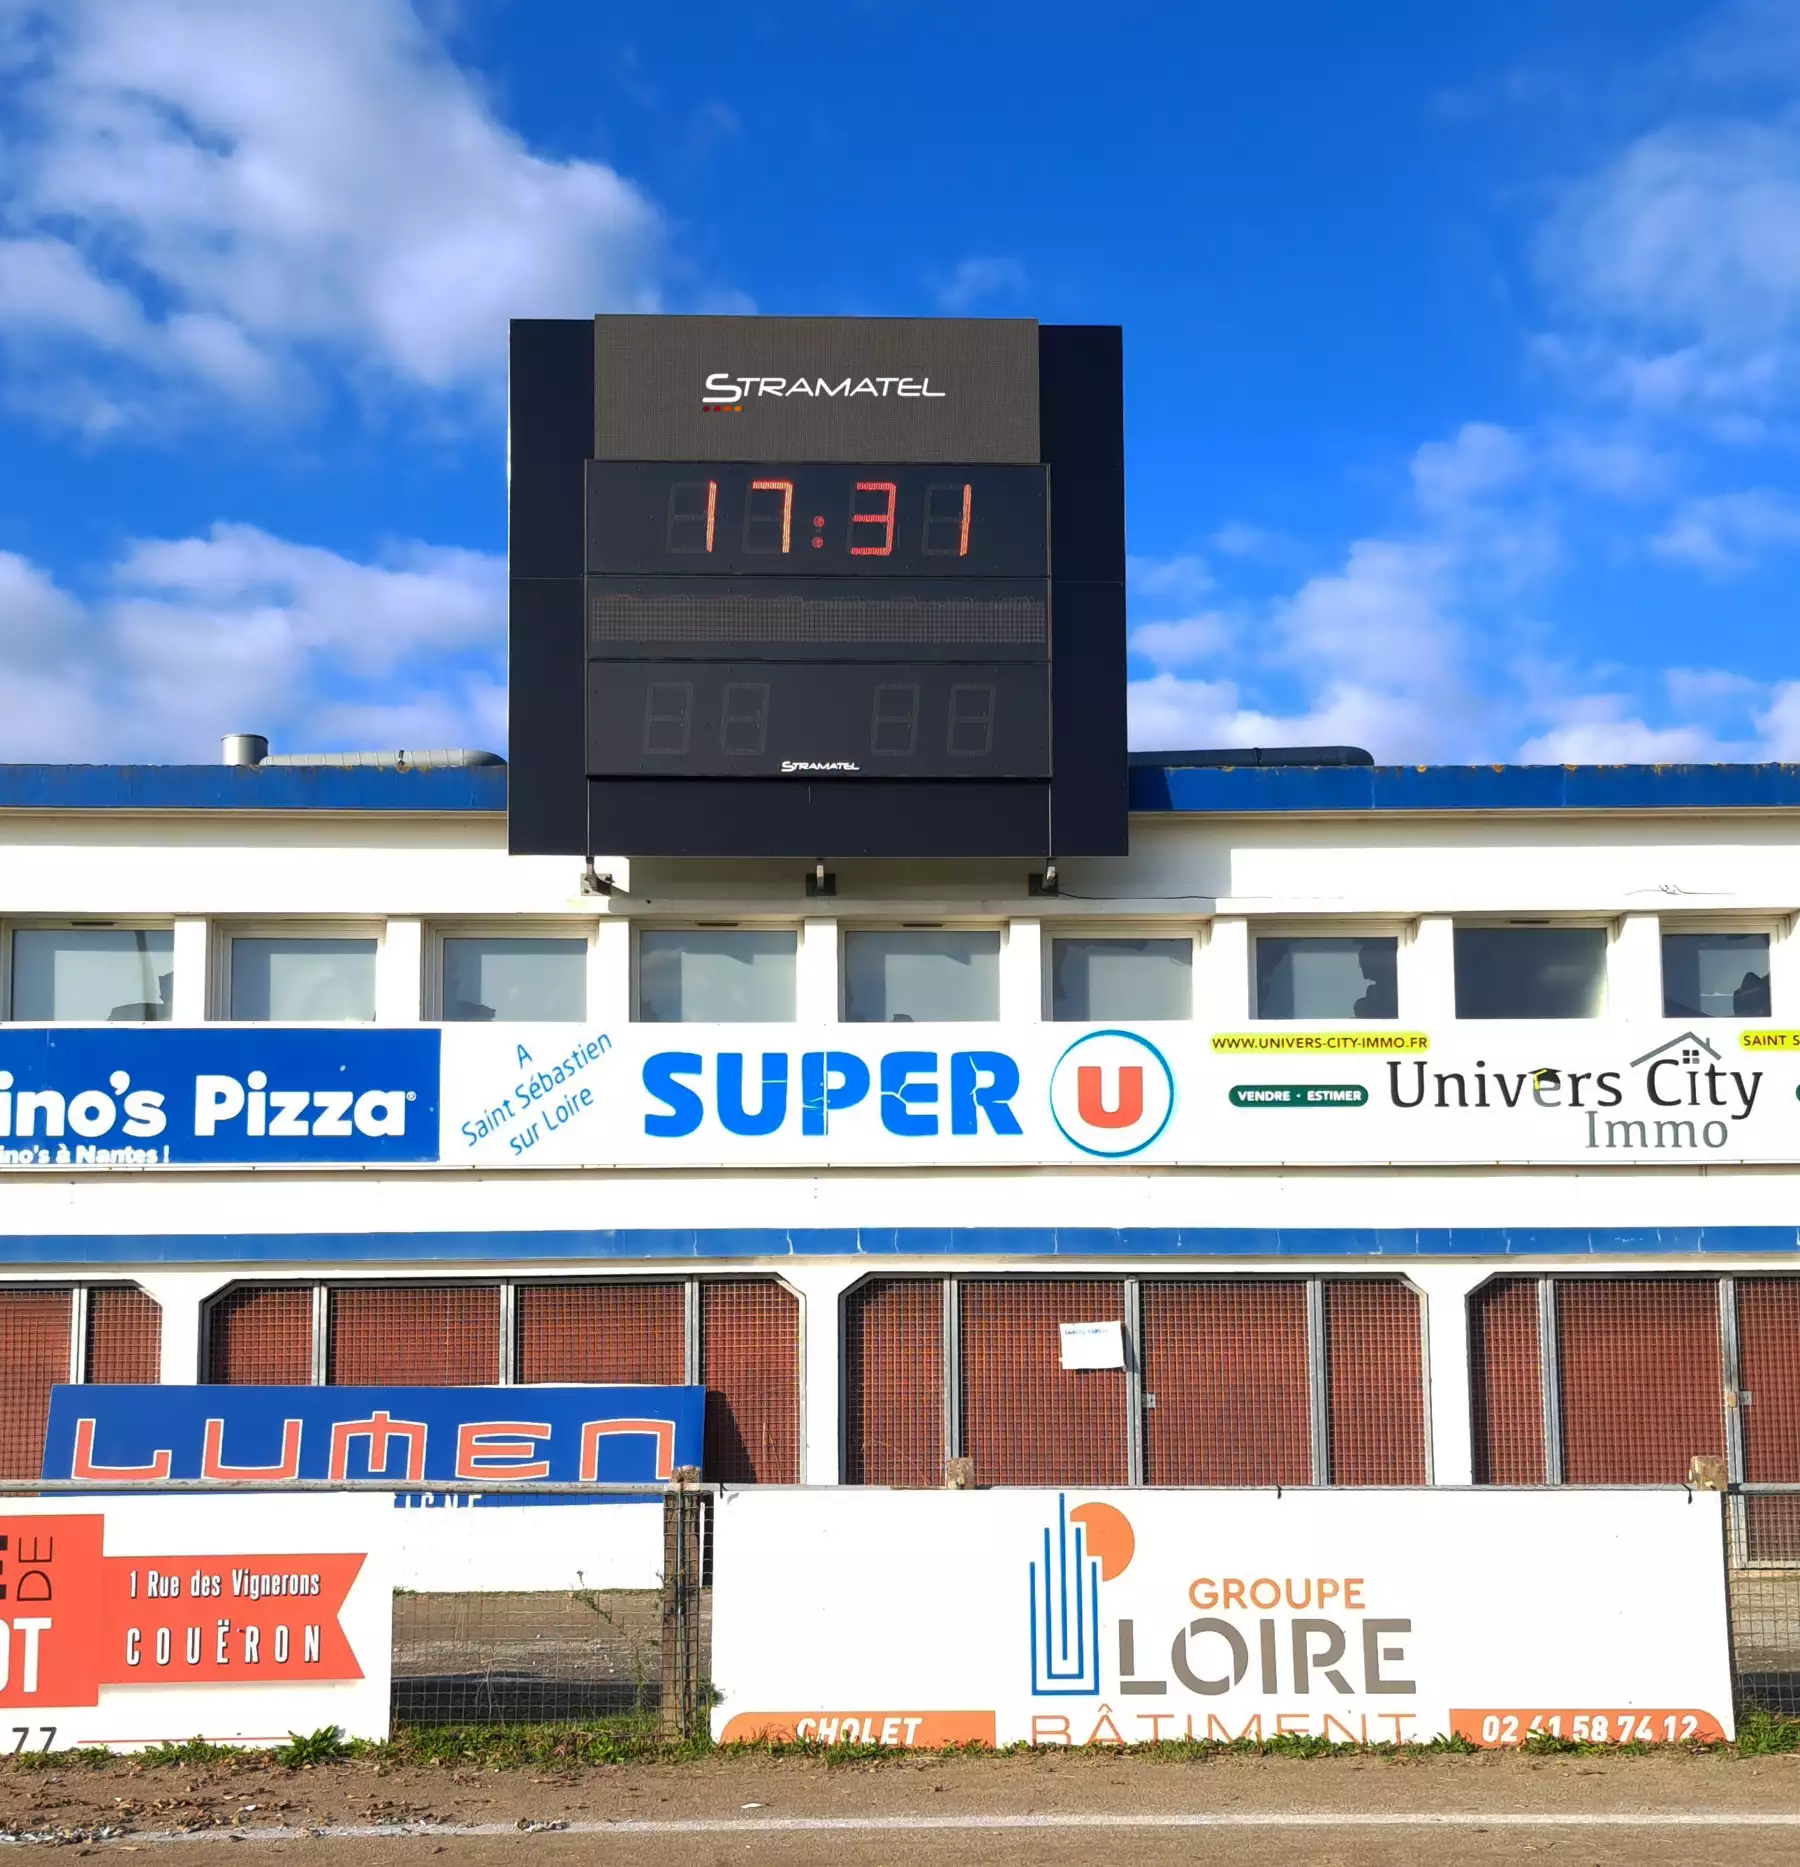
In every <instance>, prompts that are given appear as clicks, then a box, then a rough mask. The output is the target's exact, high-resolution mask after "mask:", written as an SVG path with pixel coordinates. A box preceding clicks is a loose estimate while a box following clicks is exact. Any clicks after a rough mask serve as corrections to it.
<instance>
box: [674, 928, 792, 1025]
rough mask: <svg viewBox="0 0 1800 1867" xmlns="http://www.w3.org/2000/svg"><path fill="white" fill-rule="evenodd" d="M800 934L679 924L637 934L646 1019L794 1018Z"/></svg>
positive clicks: (762, 1020) (766, 1021) (725, 1020)
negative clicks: (680, 925) (797, 942)
mask: <svg viewBox="0 0 1800 1867" xmlns="http://www.w3.org/2000/svg"><path fill="white" fill-rule="evenodd" d="M796 939H797V937H796V935H795V934H793V933H792V932H791V931H790V932H782V931H779V930H768V931H757V932H751V931H749V930H747V929H745V928H741V927H724V928H715V927H682V928H676V929H674V930H673V931H664V932H652V931H650V930H648V929H646V930H645V931H644V932H643V933H641V934H639V935H638V1003H637V1015H638V1017H639V1019H640V1020H641V1021H642V1022H643V1023H645V1024H792V1023H793V1021H794V948H795V945H796Z"/></svg>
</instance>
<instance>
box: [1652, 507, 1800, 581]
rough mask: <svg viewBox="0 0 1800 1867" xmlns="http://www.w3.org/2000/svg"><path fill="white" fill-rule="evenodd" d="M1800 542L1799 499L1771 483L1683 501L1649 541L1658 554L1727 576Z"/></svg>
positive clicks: (1748, 567)
mask: <svg viewBox="0 0 1800 1867" xmlns="http://www.w3.org/2000/svg"><path fill="white" fill-rule="evenodd" d="M1796 545H1800V500H1796V499H1794V498H1792V497H1791V496H1790V495H1788V494H1786V493H1780V492H1776V491H1773V490H1771V489H1770V488H1767V487H1757V488H1753V489H1752V490H1751V491H1749V492H1743V493H1719V494H1714V495H1712V496H1710V497H1708V498H1702V499H1688V500H1684V501H1683V502H1682V504H1681V505H1680V506H1678V507H1677V508H1676V511H1675V515H1674V517H1673V518H1672V519H1671V520H1670V521H1669V524H1668V526H1667V528H1666V529H1665V530H1663V531H1662V532H1661V533H1659V534H1658V535H1657V536H1656V537H1655V538H1653V539H1652V540H1651V541H1650V548H1651V550H1652V551H1654V552H1655V553H1656V554H1657V556H1658V557H1664V558H1673V559H1675V560H1676V561H1678V562H1680V563H1684V564H1691V565H1693V566H1695V567H1696V568H1697V569H1699V570H1705V571H1713V572H1716V573H1718V574H1720V575H1723V576H1729V575H1731V574H1732V573H1734V572H1738V571H1745V570H1749V569H1750V568H1751V567H1752V566H1753V565H1754V564H1755V563H1756V562H1757V559H1758V557H1759V556H1760V555H1763V554H1766V553H1767V552H1769V551H1772V550H1781V549H1784V548H1786V549H1791V548H1793V547H1794V546H1796Z"/></svg>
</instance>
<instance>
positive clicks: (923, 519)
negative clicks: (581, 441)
mask: <svg viewBox="0 0 1800 1867" xmlns="http://www.w3.org/2000/svg"><path fill="white" fill-rule="evenodd" d="M1047 512H1048V493H1047V484H1046V477H1045V473H1044V470H1043V468H1042V467H994V466H974V465H970V466H962V465H957V464H954V463H951V464H929V465H924V466H920V465H916V464H904V463H894V462H850V463H839V462H830V463H818V462H811V463H808V462H801V463H785V464H779V465H773V466H771V465H748V466H736V465H721V464H719V463H716V462H705V461H675V462H662V461H657V462H601V461H592V462H590V463H589V465H588V478H587V513H588V520H587V536H588V550H587V564H588V577H587V582H586V594H587V617H588V635H587V655H588V662H589V666H588V673H587V728H588V733H587V770H588V775H589V776H590V777H592V778H627V777H630V778H656V777H667V778H688V779H693V778H712V779H720V778H750V777H780V778H798V779H801V780H803V781H806V782H831V781H836V782H846V781H850V780H854V779H895V780H913V779H921V778H931V779H946V778H949V779H956V778H966V779H977V778H1033V779H1039V780H1043V779H1048V777H1049V776H1050V682H1049V659H1050V625H1049V538H1048V531H1047Z"/></svg>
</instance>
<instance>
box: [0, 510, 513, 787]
mask: <svg viewBox="0 0 1800 1867" xmlns="http://www.w3.org/2000/svg"><path fill="white" fill-rule="evenodd" d="M505 582H506V573H505V565H504V562H503V561H502V560H501V559H500V558H498V557H491V556H488V555H485V554H483V553H481V552H475V551H459V550H451V549H445V548H442V547H437V546H428V545H422V544H404V545H397V546H395V547H393V548H392V549H391V550H389V551H387V552H385V553H384V554H383V555H382V557H381V558H380V559H379V561H376V562H368V563H365V562H360V561H358V560H356V559H353V558H347V557H343V556H340V555H338V554H337V553H335V552H331V551H325V550H321V549H319V548H318V547H316V546H310V545H298V544H292V543H289V542H288V541H286V540H284V539H280V538H275V537H271V536H270V535H269V534H268V533H267V532H263V531H259V530H257V529H256V528H255V527H253V526H246V525H216V526H214V527H213V529H212V530H211V531H210V532H208V533H207V534H205V535H204V536H201V537H194V538H182V539H154V540H144V541H141V542H139V543H137V544H135V545H133V546H132V547H131V548H130V549H129V551H128V552H127V553H126V555H125V556H124V558H123V559H122V560H121V561H120V562H119V563H118V564H117V565H115V566H114V567H113V569H112V571H111V573H110V574H109V577H108V579H107V585H106V588H105V590H104V592H103V594H101V595H100V596H99V597H98V598H96V599H95V600H93V601H91V602H87V603H83V602H81V601H79V600H78V599H77V598H76V597H74V596H73V595H71V594H70V593H69V592H67V591H65V590H62V589H59V588H58V587H57V586H56V585H55V584H54V583H53V582H52V581H51V580H50V579H49V578H48V577H47V576H46V575H45V574H44V573H43V572H42V571H41V570H39V569H37V568H36V567H35V566H33V565H31V564H29V563H27V562H26V561H25V560H23V559H21V558H18V557H12V556H7V555H6V554H0V654H3V655H4V657H5V659H6V661H7V663H8V666H9V668H10V669H11V670H13V673H14V675H15V676H17V677H18V678H11V679H9V685H8V689H7V705H6V709H5V712H4V713H3V714H0V760H16V759H72V760H83V759H88V760H91V759H96V758H103V759H110V758H121V757H133V758H174V759H203V760H204V759H211V758H214V757H216V756H217V753H218V741H219V736H220V735H221V734H222V733H225V732H237V731H249V732H263V733H267V734H268V735H269V736H270V737H271V738H272V739H273V740H274V741H275V742H276V745H277V749H280V748H281V747H282V746H287V747H289V748H292V749H298V750H327V751H330V750H341V749H344V748H345V747H347V746H359V747H369V746H375V747H382V746H390V747H391V746H400V745H410V746H419V745H424V744H427V743H429V744H434V745H442V744H469V743H474V744H485V745H486V746H487V747H488V748H489V749H493V750H500V749H503V748H502V744H501V741H502V740H503V735H504V727H505V706H504V698H503V694H504V690H503V686H502V679H503V676H502V669H503V666H504V637H505V615H506V599H505ZM20 670H23V673H22V675H20V674H19V671H20Z"/></svg>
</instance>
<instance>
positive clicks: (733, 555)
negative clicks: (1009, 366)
mask: <svg viewBox="0 0 1800 1867" xmlns="http://www.w3.org/2000/svg"><path fill="white" fill-rule="evenodd" d="M1046 506H1047V499H1046V482H1045V470H1044V469H1043V468H1042V467H1035V466H1034V467H993V466H954V465H946V466H937V465H932V466H922V467H921V466H912V465H906V466H897V465H862V464H840V463H831V464H826V465H803V464H785V463H784V464H783V465H780V466H770V467H755V466H736V465H727V464H724V463H721V462H717V461H710V462H693V463H689V462H667V463H664V462H656V463H650V462H601V461H590V462H589V463H588V569H589V571H590V572H594V573H598V574H605V573H607V572H650V573H655V572H657V571H662V572H665V573H670V574H675V575H688V576H692V575H695V574H701V575H708V574H719V575H726V576H756V575H758V574H761V575H769V574H771V573H780V574H782V575H787V576H792V575H794V574H795V573H796V572H798V573H801V574H806V573H824V574H828V575H831V576H837V577H842V576H846V575H848V576H853V577H865V576H871V575H873V576H909V577H971V576H973V577H1042V576H1044V575H1046V574H1047V572H1048V569H1049V550H1048V537H1047V524H1046V518H1047V512H1046Z"/></svg>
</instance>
